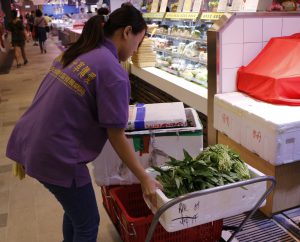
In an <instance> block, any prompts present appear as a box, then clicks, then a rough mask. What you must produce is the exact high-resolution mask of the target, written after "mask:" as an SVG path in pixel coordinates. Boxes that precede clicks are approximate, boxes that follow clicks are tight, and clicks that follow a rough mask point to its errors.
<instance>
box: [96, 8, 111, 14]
mask: <svg viewBox="0 0 300 242" xmlns="http://www.w3.org/2000/svg"><path fill="white" fill-rule="evenodd" d="M97 14H98V15H108V14H109V10H108V8H99V9H97Z"/></svg>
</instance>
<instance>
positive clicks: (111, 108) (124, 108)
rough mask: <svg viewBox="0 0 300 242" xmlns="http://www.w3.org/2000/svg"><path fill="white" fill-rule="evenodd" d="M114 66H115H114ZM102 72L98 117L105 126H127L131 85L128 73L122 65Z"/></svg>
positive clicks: (98, 95) (98, 90) (102, 125)
mask: <svg viewBox="0 0 300 242" xmlns="http://www.w3.org/2000/svg"><path fill="white" fill-rule="evenodd" d="M113 67H114V68H113ZM110 69H111V70H106V71H105V73H102V74H101V76H102V78H101V79H102V80H101V81H99V83H98V87H97V109H98V119H99V123H100V126H101V127H104V128H126V126H127V122H128V108H129V95H130V86H129V79H128V74H127V73H126V72H125V70H124V69H123V68H122V67H121V66H120V65H117V66H114V65H112V66H110Z"/></svg>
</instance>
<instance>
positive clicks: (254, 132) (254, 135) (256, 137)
mask: <svg viewBox="0 0 300 242" xmlns="http://www.w3.org/2000/svg"><path fill="white" fill-rule="evenodd" d="M252 138H253V139H254V140H255V141H257V142H258V143H260V142H261V140H262V134H261V132H260V131H259V130H256V129H253V130H252Z"/></svg>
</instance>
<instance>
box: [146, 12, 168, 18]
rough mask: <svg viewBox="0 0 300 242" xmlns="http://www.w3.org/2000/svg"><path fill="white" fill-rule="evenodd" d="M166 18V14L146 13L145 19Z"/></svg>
mask: <svg viewBox="0 0 300 242" xmlns="http://www.w3.org/2000/svg"><path fill="white" fill-rule="evenodd" d="M164 16H165V13H144V14H143V17H144V18H149V19H163V17H164Z"/></svg>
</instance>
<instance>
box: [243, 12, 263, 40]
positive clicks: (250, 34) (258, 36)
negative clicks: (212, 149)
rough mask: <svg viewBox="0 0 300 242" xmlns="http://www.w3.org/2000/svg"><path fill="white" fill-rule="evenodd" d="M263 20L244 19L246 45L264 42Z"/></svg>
mask: <svg viewBox="0 0 300 242" xmlns="http://www.w3.org/2000/svg"><path fill="white" fill-rule="evenodd" d="M262 23H263V21H262V18H244V43H249V42H251V43H258V42H260V43H261V42H262V41H263V37H262V33H263V27H262Z"/></svg>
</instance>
